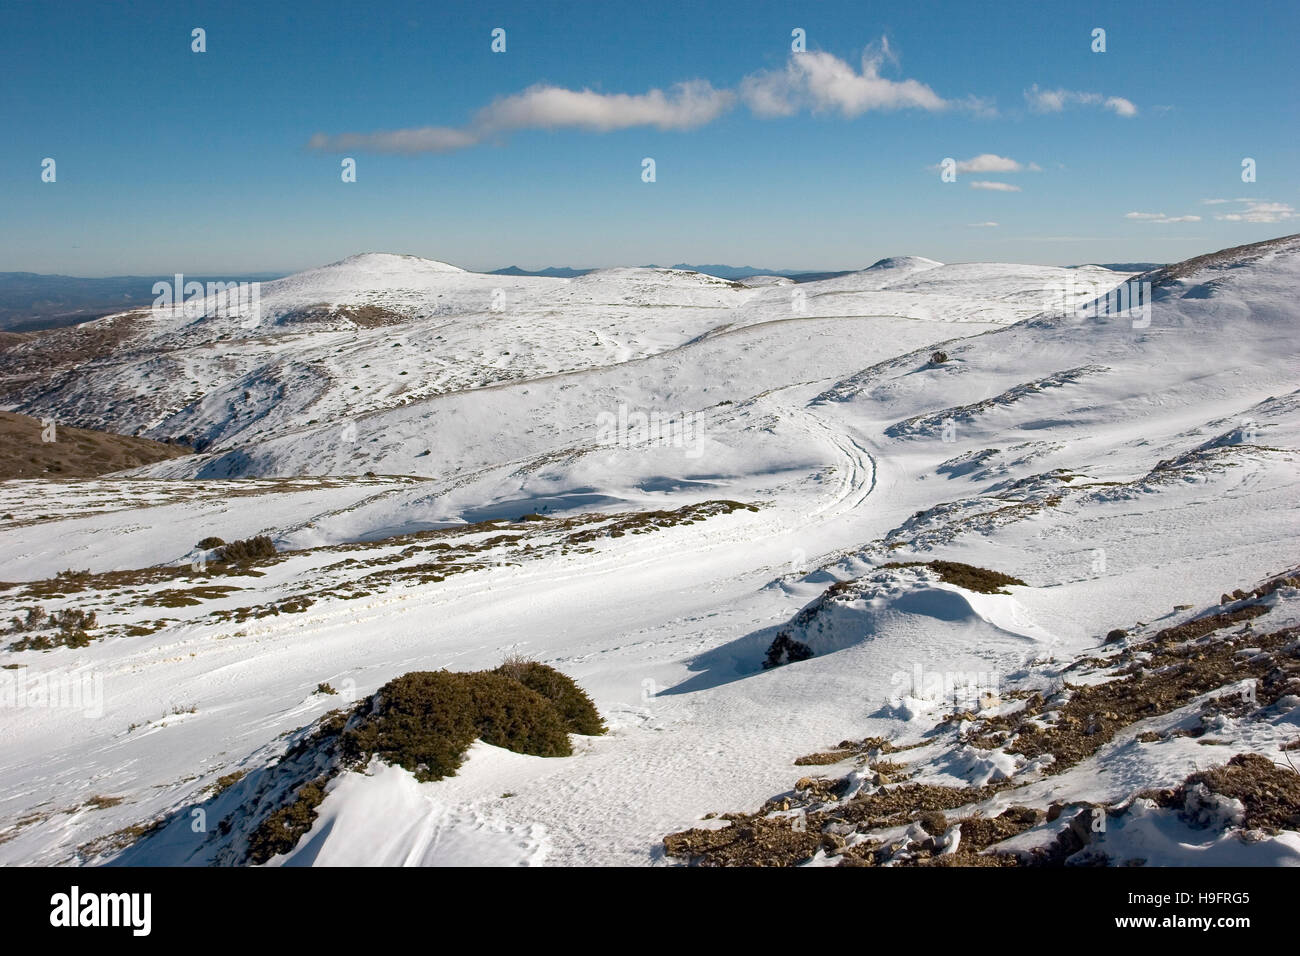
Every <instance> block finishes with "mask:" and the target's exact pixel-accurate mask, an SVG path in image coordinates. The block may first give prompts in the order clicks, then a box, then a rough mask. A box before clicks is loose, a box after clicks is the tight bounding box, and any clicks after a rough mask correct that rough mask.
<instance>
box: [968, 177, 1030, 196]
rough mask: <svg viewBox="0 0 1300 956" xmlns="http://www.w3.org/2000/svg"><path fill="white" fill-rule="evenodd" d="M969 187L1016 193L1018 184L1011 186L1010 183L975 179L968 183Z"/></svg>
mask: <svg viewBox="0 0 1300 956" xmlns="http://www.w3.org/2000/svg"><path fill="white" fill-rule="evenodd" d="M970 188H971V189H989V190H992V191H993V192H997V193H1018V192H1020V187H1019V186H1013V185H1011V184H1010V183H995V182H990V181H989V180H987V179H977V180H975V181H973V182H972V183H971V184H970Z"/></svg>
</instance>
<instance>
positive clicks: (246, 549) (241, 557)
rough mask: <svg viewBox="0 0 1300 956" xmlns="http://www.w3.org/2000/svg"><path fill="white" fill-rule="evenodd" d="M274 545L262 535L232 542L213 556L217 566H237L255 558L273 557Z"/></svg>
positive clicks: (274, 552)
mask: <svg viewBox="0 0 1300 956" xmlns="http://www.w3.org/2000/svg"><path fill="white" fill-rule="evenodd" d="M275 554H276V550H275V544H274V543H273V542H272V541H271V539H270V538H268V537H267V536H266V535H264V534H259V535H258V536H257V537H255V538H246V539H244V540H243V541H232V542H230V544H228V545H226V546H225V547H223V548H220V549H219V550H218V551H217V553H216V555H215V556H214V557H215V559H216V561H217V562H218V563H219V564H239V563H242V562H244V561H252V560H254V559H256V558H273V557H275Z"/></svg>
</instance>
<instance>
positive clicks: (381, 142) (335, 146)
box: [307, 126, 479, 153]
mask: <svg viewBox="0 0 1300 956" xmlns="http://www.w3.org/2000/svg"><path fill="white" fill-rule="evenodd" d="M478 141H479V137H478V136H477V135H476V134H475V133H474V132H472V131H470V130H463V129H453V128H451V127H448V126H423V127H420V128H419V129H394V130H387V131H380V132H376V133H340V134H338V135H337V136H326V135H325V134H324V133H317V134H316V135H314V136H313V137H312V138H311V139H310V140H309V141H308V142H307V146H308V148H310V149H318V150H322V151H324V152H327V153H351V152H373V153H450V152H453V151H455V150H458V149H465V148H466V147H467V146H473V145H475V144H476V143H477V142H478Z"/></svg>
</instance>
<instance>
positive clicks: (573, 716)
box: [493, 657, 606, 736]
mask: <svg viewBox="0 0 1300 956" xmlns="http://www.w3.org/2000/svg"><path fill="white" fill-rule="evenodd" d="M493 673H495V674H501V675H502V676H504V677H509V678H511V679H512V680H517V681H519V683H521V684H523V685H524V686H525V687H527V688H528V689H529V690H533V691H536V692H537V693H539V694H541V695H542V696H543V697H545V698H546V699H547V700H549V701H550V702H551V704H552V705H553V706H554V707H555V709H556V710H557V711H559V713H560V718H561V719H562V720H563V721H564V726H565V727H566V728H567V729H568V731H569V733H571V734H586V735H587V736H598V735H600V734H603V733H605V730H606V727H605V722H604V721H602V720H601V719H600V712H599V711H597V710H596V705H595V704H593V703H592V702H591V698H590V697H588V696H587V693H586V691H584V690H583V689H582V688H581V687H579V686H578V684H577V682H576V681H574V679H573V678H572V677H569V676H568V675H567V674H562V673H560V672H559V671H557V670H556V669H555V668H554V667H550V666H548V665H546V664H542V663H540V662H539V661H530V660H527V659H525V658H523V657H510V658H507V659H506V661H505V663H503V664H502V665H501V666H500V667H498V668H497V669H496V670H495V671H493Z"/></svg>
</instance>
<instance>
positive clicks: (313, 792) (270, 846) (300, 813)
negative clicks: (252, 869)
mask: <svg viewBox="0 0 1300 956" xmlns="http://www.w3.org/2000/svg"><path fill="white" fill-rule="evenodd" d="M327 782H328V781H325V780H313V781H312V782H310V783H305V784H303V785H302V786H301V787H299V788H298V793H297V795H296V796H295V797H294V799H293V801H292V802H291V803H289V804H288V805H287V806H283V807H281V808H280V809H279V810H276V811H275V812H274V813H272V814H271V815H270V816H268V817H267V818H266V819H265V820H263V821H262V823H261V825H260V826H259V827H258V828H257V829H256V830H254V831H253V832H252V834H251V835H250V836H249V838H248V856H249V859H250V860H252V862H254V863H257V864H259V865H260V864H262V863H265V862H266V861H267V860H269V859H271V857H273V856H276V855H277V854H280V853H288V852H289V851H290V850H292V849H293V848H294V847H295V846H297V845H298V841H299V840H301V839H302V837H303V834H305V833H306V832H307V831H308V830H310V829H311V825H312V824H313V823H314V822H315V821H316V808H317V807H319V806H320V804H321V801H322V800H324V799H325V783H327Z"/></svg>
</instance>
